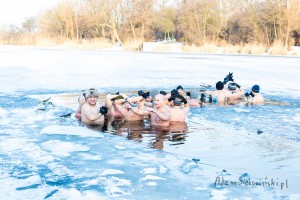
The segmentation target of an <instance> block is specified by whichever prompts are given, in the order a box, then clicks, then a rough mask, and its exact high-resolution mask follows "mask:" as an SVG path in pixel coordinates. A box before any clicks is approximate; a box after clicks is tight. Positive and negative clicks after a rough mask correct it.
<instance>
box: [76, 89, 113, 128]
mask: <svg viewBox="0 0 300 200" xmlns="http://www.w3.org/2000/svg"><path fill="white" fill-rule="evenodd" d="M85 96H86V102H85V103H84V104H83V106H82V107H81V121H82V122H83V123H85V124H88V125H103V123H104V115H105V114H106V113H107V107H105V106H102V105H101V104H100V103H99V102H98V96H99V92H98V91H97V90H96V89H94V88H91V89H89V90H87V92H86V94H85Z"/></svg>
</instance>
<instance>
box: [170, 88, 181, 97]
mask: <svg viewBox="0 0 300 200" xmlns="http://www.w3.org/2000/svg"><path fill="white" fill-rule="evenodd" d="M178 94H179V93H178V91H177V90H175V89H174V90H172V91H171V96H174V95H178Z"/></svg>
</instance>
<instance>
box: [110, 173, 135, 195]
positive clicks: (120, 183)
mask: <svg viewBox="0 0 300 200" xmlns="http://www.w3.org/2000/svg"><path fill="white" fill-rule="evenodd" d="M106 185H107V186H106V187H105V193H106V194H107V195H109V196H112V197H118V196H120V195H130V193H129V192H126V191H125V189H123V188H121V187H124V186H130V185H131V182H130V180H127V179H120V178H117V177H114V176H113V177H111V178H109V179H108V180H107V181H106Z"/></svg>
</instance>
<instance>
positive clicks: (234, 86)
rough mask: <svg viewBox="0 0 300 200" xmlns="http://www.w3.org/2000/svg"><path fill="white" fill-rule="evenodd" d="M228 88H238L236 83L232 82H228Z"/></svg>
mask: <svg viewBox="0 0 300 200" xmlns="http://www.w3.org/2000/svg"><path fill="white" fill-rule="evenodd" d="M228 89H229V90H236V84H235V83H233V82H231V83H228Z"/></svg>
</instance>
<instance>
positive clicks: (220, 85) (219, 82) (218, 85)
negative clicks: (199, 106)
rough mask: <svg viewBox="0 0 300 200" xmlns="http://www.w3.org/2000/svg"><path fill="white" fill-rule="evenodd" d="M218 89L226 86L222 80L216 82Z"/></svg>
mask: <svg viewBox="0 0 300 200" xmlns="http://www.w3.org/2000/svg"><path fill="white" fill-rule="evenodd" d="M216 88H217V90H223V88H224V83H223V82H222V81H218V82H217V84H216Z"/></svg>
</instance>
